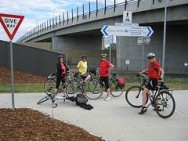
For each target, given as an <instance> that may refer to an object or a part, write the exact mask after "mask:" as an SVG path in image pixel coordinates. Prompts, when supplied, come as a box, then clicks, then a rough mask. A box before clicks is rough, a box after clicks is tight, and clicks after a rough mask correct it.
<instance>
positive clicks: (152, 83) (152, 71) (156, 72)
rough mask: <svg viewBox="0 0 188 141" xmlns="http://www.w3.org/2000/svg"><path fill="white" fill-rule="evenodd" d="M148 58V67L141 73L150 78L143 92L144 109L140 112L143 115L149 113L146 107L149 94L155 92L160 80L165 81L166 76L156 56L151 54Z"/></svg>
mask: <svg viewBox="0 0 188 141" xmlns="http://www.w3.org/2000/svg"><path fill="white" fill-rule="evenodd" d="M147 58H148V59H149V62H150V63H149V65H148V67H147V68H146V69H144V70H142V71H141V72H140V73H139V74H142V73H145V72H148V77H149V81H148V83H147V85H146V86H145V88H144V90H143V92H142V108H141V111H140V112H139V114H141V115H142V114H144V113H145V112H146V111H147V108H146V107H145V105H146V100H147V94H148V92H149V90H151V91H154V90H155V88H156V87H157V85H158V79H163V76H164V71H163V69H162V68H161V66H160V64H159V62H157V60H156V58H155V54H154V53H149V54H148V55H147Z"/></svg>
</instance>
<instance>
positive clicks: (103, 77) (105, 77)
mask: <svg viewBox="0 0 188 141" xmlns="http://www.w3.org/2000/svg"><path fill="white" fill-rule="evenodd" d="M106 57H107V55H106V54H101V61H100V69H99V74H100V81H101V82H104V84H105V88H106V90H107V96H106V99H105V100H106V101H108V100H110V99H111V98H110V86H109V76H110V71H111V69H113V68H114V65H112V64H111V63H110V62H109V61H108V60H107V58H106ZM101 84H102V83H101Z"/></svg>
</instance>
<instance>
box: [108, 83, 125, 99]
mask: <svg viewBox="0 0 188 141" xmlns="http://www.w3.org/2000/svg"><path fill="white" fill-rule="evenodd" d="M124 91H125V88H123V89H120V88H119V87H118V86H117V80H116V81H113V82H112V83H111V85H110V93H111V95H112V96H114V97H118V96H120V95H122V94H123V92H124Z"/></svg>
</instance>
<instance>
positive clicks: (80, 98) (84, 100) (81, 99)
mask: <svg viewBox="0 0 188 141" xmlns="http://www.w3.org/2000/svg"><path fill="white" fill-rule="evenodd" d="M87 101H88V99H87V98H86V97H85V95H84V94H77V96H76V105H81V104H86V103H87Z"/></svg>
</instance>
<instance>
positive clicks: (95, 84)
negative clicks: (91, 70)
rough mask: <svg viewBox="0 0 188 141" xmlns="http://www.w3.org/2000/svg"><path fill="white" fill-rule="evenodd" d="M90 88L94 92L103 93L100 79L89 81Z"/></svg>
mask: <svg viewBox="0 0 188 141" xmlns="http://www.w3.org/2000/svg"><path fill="white" fill-rule="evenodd" d="M88 89H89V91H90V92H92V93H94V94H99V93H101V84H100V82H99V80H98V79H93V80H91V81H89V83H88Z"/></svg>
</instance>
